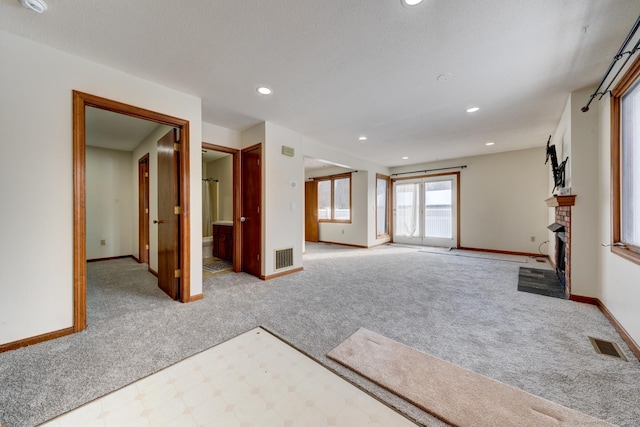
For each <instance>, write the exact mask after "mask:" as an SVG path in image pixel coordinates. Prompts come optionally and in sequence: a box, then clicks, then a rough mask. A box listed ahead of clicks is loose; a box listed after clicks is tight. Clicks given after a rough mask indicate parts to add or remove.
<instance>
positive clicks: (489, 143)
mask: <svg viewBox="0 0 640 427" xmlns="http://www.w3.org/2000/svg"><path fill="white" fill-rule="evenodd" d="M494 144H495V142H493V141H489V142H486V143H485V144H484V145H494Z"/></svg>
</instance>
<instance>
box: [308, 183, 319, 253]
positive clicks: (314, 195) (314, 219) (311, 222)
mask: <svg viewBox="0 0 640 427" xmlns="http://www.w3.org/2000/svg"><path fill="white" fill-rule="evenodd" d="M318 229H319V224H318V182H317V181H307V182H305V184H304V240H306V241H307V242H317V241H318V240H319V237H320V236H319V234H320V232H319V230H318Z"/></svg>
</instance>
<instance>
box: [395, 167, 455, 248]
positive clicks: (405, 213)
mask: <svg viewBox="0 0 640 427" xmlns="http://www.w3.org/2000/svg"><path fill="white" fill-rule="evenodd" d="M393 201H394V202H393V203H394V208H393V241H394V242H397V243H409V244H415V245H425V246H442V247H456V246H457V241H458V236H457V230H458V223H457V221H458V175H457V174H452V175H443V176H435V177H427V178H418V179H407V180H398V181H395V182H394V183H393Z"/></svg>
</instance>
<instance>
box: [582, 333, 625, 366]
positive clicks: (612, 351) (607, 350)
mask: <svg viewBox="0 0 640 427" xmlns="http://www.w3.org/2000/svg"><path fill="white" fill-rule="evenodd" d="M589 340H590V341H591V344H592V345H593V348H594V350H595V351H596V353H598V354H606V355H607V356H613V357H618V358H620V359H622V360H625V361H626V360H627V358H626V357H624V354H623V353H622V351H620V347H618V344H616V343H614V342H611V341H605V340H601V339H598V338H593V337H589Z"/></svg>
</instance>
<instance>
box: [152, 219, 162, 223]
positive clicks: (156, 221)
mask: <svg viewBox="0 0 640 427" xmlns="http://www.w3.org/2000/svg"><path fill="white" fill-rule="evenodd" d="M153 223H154V224H164V219H154V220H153Z"/></svg>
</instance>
